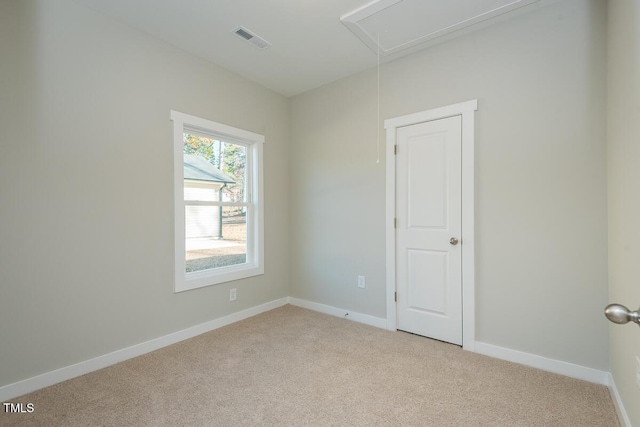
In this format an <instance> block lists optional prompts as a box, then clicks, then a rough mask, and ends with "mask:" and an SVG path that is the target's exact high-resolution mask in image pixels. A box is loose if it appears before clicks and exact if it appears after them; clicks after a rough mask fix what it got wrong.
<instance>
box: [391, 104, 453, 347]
mask: <svg viewBox="0 0 640 427" xmlns="http://www.w3.org/2000/svg"><path fill="white" fill-rule="evenodd" d="M461 126H462V119H461V117H460V116H454V117H449V118H444V119H439V120H433V121H428V122H424V123H418V124H414V125H411V126H404V127H400V128H398V129H397V142H396V143H397V154H396V162H397V163H396V217H397V224H396V256H397V260H396V265H397V321H398V329H400V330H404V331H407V332H412V333H416V334H419V335H424V336H427V337H431V338H435V339H438V340H442V341H447V342H450V343H454V344H458V345H461V344H462V263H461V261H462V257H461V254H462V251H461V242H459V240H460V237H461V229H462V223H461V220H462V216H461V215H462V214H461V212H462V202H461V198H462V180H461V174H462V166H461V163H462V158H461V154H462V153H461V150H462V130H461Z"/></svg>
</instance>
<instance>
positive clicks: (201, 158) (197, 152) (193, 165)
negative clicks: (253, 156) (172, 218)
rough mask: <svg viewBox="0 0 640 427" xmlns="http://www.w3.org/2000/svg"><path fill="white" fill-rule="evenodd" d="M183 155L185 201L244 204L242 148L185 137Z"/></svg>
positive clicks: (244, 147) (243, 156)
mask: <svg viewBox="0 0 640 427" xmlns="http://www.w3.org/2000/svg"><path fill="white" fill-rule="evenodd" d="M183 152H184V180H185V191H184V197H185V200H203V201H215V200H222V201H224V202H244V201H245V197H246V188H245V177H246V167H247V147H246V146H244V145H240V144H233V143H229V142H224V141H219V140H217V139H213V138H208V137H204V136H200V135H196V134H191V133H185V134H184V142H183ZM196 187H197V188H196Z"/></svg>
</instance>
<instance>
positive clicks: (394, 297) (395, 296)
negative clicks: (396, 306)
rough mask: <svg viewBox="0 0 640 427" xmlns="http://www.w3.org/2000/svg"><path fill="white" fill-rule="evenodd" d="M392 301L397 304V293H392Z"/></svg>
mask: <svg viewBox="0 0 640 427" xmlns="http://www.w3.org/2000/svg"><path fill="white" fill-rule="evenodd" d="M393 300H394V301H395V302H398V293H397V292H394V293H393Z"/></svg>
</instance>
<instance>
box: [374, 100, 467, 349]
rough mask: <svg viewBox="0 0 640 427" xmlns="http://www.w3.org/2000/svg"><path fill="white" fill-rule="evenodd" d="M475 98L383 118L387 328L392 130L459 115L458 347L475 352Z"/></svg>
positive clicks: (392, 321) (391, 296) (390, 320)
mask: <svg viewBox="0 0 640 427" xmlns="http://www.w3.org/2000/svg"><path fill="white" fill-rule="evenodd" d="M477 109H478V100H477V99H474V100H471V101H466V102H461V103H459V104H454V105H449V106H446V107H441V108H435V109H432V110H427V111H421V112H419V113H413V114H409V115H406V116H401V117H395V118H393V119H387V120H385V121H384V127H385V129H386V130H387V147H386V149H387V153H386V155H387V178H386V207H387V209H386V211H387V212H386V227H385V231H386V267H387V279H386V281H387V295H386V298H387V329H389V330H392V331H395V330H396V329H397V327H396V324H397V317H396V316H397V313H396V301H395V293H396V232H395V226H394V223H395V216H396V156H395V154H394V148H395V146H396V129H397V128H399V127H402V126H410V125H414V124H417V123H423V122H428V121H431V120H438V119H444V118H446V117H452V116H461V117H462V235H461V239H460V243H461V245H462V246H461V248H462V348H464V349H465V350H469V351H475V239H474V237H475V233H474V176H475V172H474V112H475V111H476V110H477Z"/></svg>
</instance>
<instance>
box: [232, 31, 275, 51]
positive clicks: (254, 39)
mask: <svg viewBox="0 0 640 427" xmlns="http://www.w3.org/2000/svg"><path fill="white" fill-rule="evenodd" d="M233 33H234V34H235V35H236V36H238V37H240V38H241V39H243V40H245V41H248V42H249V43H251V44H252V45H254V46H255V47H257V48H260V49H264V48H265V47H269V46H271V43H269V42H268V41H266V40H265V39H263V38H262V37H260V36H258V35H257V34H254V33H252V32H251V31H249V30H247V29H246V28H244V27H238V28H236V29H235V30H233Z"/></svg>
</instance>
